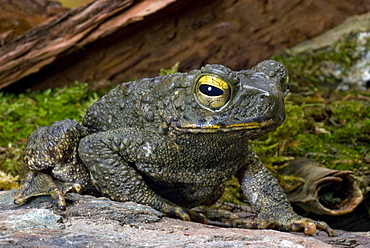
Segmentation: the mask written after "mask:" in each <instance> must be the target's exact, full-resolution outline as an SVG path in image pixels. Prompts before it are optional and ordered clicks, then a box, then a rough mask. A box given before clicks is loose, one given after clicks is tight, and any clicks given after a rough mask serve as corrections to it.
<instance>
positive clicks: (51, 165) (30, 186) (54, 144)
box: [14, 119, 91, 209]
mask: <svg viewBox="0 0 370 248" xmlns="http://www.w3.org/2000/svg"><path fill="white" fill-rule="evenodd" d="M86 135H87V131H86V128H85V127H83V126H81V125H80V124H79V123H78V122H77V121H75V120H69V119H66V120H63V121H57V122H55V123H54V124H52V125H51V126H50V127H40V128H38V129H36V130H35V131H34V132H33V133H32V134H31V135H30V136H29V137H28V140H27V144H26V148H25V155H24V165H23V167H22V172H21V174H22V180H21V186H20V189H19V190H18V192H17V193H16V195H15V197H14V203H15V204H21V203H22V202H24V201H25V200H26V199H28V198H30V197H33V196H39V195H51V196H52V197H53V198H54V199H55V200H56V201H57V202H58V206H59V208H60V209H65V207H66V204H65V200H64V195H65V194H66V193H67V192H68V191H71V190H74V191H76V192H78V193H79V192H81V190H82V189H87V188H88V187H91V182H90V174H89V172H88V170H87V168H86V167H85V166H84V165H83V163H82V161H81V159H80V158H79V157H78V154H77V145H78V142H79V141H80V139H81V138H82V137H84V136H86Z"/></svg>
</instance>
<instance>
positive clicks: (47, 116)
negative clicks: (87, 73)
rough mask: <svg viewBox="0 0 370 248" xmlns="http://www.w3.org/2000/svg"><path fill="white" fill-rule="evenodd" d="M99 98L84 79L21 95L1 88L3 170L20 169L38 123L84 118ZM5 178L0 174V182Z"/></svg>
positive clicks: (0, 163)
mask: <svg viewBox="0 0 370 248" xmlns="http://www.w3.org/2000/svg"><path fill="white" fill-rule="evenodd" d="M97 98H98V95H97V93H95V92H92V91H90V90H89V89H88V88H87V84H83V83H75V84H74V85H72V86H69V87H65V88H61V89H55V90H46V91H43V92H29V93H26V94H19V95H15V94H6V93H3V92H0V111H1V113H2V115H1V116H0V136H1V139H0V172H4V173H6V174H7V175H13V176H15V175H16V174H17V173H18V168H19V165H20V164H21V163H22V151H23V148H24V145H25V143H26V139H27V137H28V135H30V134H31V133H32V132H33V131H34V130H35V129H36V128H37V127H41V126H49V125H50V124H51V123H53V122H54V121H58V120H63V119H66V118H70V119H76V120H77V121H81V120H82V117H83V115H84V113H85V110H86V109H87V107H88V106H89V105H90V104H91V103H92V102H93V101H94V100H96V99H97ZM3 180H5V179H4V178H3V177H1V176H0V183H1V182H2V181H3Z"/></svg>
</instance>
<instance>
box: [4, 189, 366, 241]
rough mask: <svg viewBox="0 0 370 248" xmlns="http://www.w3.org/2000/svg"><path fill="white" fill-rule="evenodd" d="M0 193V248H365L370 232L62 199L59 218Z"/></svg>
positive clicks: (52, 210) (52, 207) (48, 205)
mask: <svg viewBox="0 0 370 248" xmlns="http://www.w3.org/2000/svg"><path fill="white" fill-rule="evenodd" d="M14 193H15V191H14V190H13V191H3V192H0V247H312V248H313V247H320V248H322V247H357V248H359V247H370V245H367V244H370V232H368V233H348V232H343V231H337V233H338V236H337V237H334V238H329V237H327V235H326V234H325V233H323V232H319V234H317V235H315V236H313V237H307V236H304V235H303V234H299V233H284V232H278V231H274V230H247V229H240V228H221V227H215V226H210V225H203V224H199V223H193V222H184V221H181V220H178V219H172V218H168V217H164V216H163V214H162V213H160V212H158V211H156V210H154V209H152V208H150V207H147V206H144V205H139V204H136V203H132V202H126V203H122V202H114V201H111V200H108V199H106V198H96V197H93V196H87V195H85V196H81V195H78V194H69V195H68V203H69V205H68V207H67V210H66V211H64V212H61V211H58V210H56V204H55V202H54V201H53V200H51V198H50V197H46V196H45V197H39V198H36V199H34V200H33V201H31V202H29V203H28V204H25V205H22V206H15V205H14V204H13V195H14Z"/></svg>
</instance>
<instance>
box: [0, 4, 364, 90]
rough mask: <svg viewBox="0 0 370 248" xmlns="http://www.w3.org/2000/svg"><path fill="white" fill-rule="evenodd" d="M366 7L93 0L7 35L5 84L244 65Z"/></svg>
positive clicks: (0, 82)
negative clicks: (11, 36)
mask: <svg viewBox="0 0 370 248" xmlns="http://www.w3.org/2000/svg"><path fill="white" fill-rule="evenodd" d="M9 1H10V0H9ZM13 1H15V0H13ZM18 1H21V2H22V1H23V0H18ZM27 1H32V0H27ZM33 1H42V0H33ZM368 11H370V0H359V1H357V2H356V4H353V3H351V2H348V1H345V0H338V1H333V0H322V1H311V0H289V1H285V0H283V1H257V0H214V1H206V0H198V1H195V0H181V1H176V0H158V1H154V0H141V1H139V0H121V1H120V0H112V1H107V0H95V1H92V2H90V3H88V4H86V5H83V6H81V7H79V8H75V9H71V10H69V11H68V12H65V13H62V14H60V15H55V16H54V17H52V18H51V19H49V21H48V22H45V23H43V25H41V26H38V27H36V28H33V29H31V30H28V31H27V32H25V33H24V34H23V35H22V36H20V37H18V38H17V39H14V40H12V41H9V42H6V43H5V44H4V45H3V46H2V47H1V48H0V59H1V61H2V62H1V64H0V89H1V88H4V87H8V88H7V89H8V90H13V91H16V90H19V89H24V88H29V87H32V88H34V89H46V88H50V87H60V86H63V85H66V84H69V83H72V82H74V81H75V80H78V81H82V82H88V83H90V84H91V86H92V87H95V88H98V87H101V86H108V85H109V84H117V83H120V82H124V81H127V80H130V79H133V78H137V77H143V76H155V75H157V74H158V72H159V70H160V69H161V68H168V67H171V66H173V65H174V64H175V63H176V62H178V61H180V62H181V63H180V71H188V70H190V69H195V68H199V67H200V66H202V65H204V64H206V63H219V64H224V65H225V66H228V67H230V68H232V69H234V70H241V69H246V68H249V67H250V66H253V65H254V64H256V63H258V62H259V61H261V60H263V59H267V58H269V57H270V56H272V55H274V54H277V53H280V52H282V51H283V50H284V49H286V48H289V47H292V46H294V45H296V44H298V43H300V42H301V41H303V40H306V39H310V38H312V37H314V36H316V35H318V34H320V33H322V32H324V31H325V30H328V29H330V28H332V27H334V26H336V25H338V24H339V23H341V22H342V21H344V20H345V19H346V18H347V17H349V16H351V15H354V14H362V13H365V12H368ZM13 84H14V85H13ZM10 85H13V86H12V88H10V87H9V86H10Z"/></svg>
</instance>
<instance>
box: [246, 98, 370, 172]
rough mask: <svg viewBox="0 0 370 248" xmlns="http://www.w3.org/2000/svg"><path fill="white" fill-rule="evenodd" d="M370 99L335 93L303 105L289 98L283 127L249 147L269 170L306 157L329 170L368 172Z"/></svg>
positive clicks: (304, 102)
mask: <svg viewBox="0 0 370 248" xmlns="http://www.w3.org/2000/svg"><path fill="white" fill-rule="evenodd" d="M369 97H370V96H369V95H366V93H358V94H357V95H352V93H347V94H346V95H345V93H340V94H339V93H338V94H336V95H331V96H330V97H329V99H326V100H324V99H322V98H321V97H314V96H312V97H311V98H310V99H311V100H312V101H310V102H307V101H303V102H302V100H298V99H300V97H299V96H298V95H297V96H291V97H289V99H288V101H287V103H286V112H287V114H286V115H287V117H286V120H285V122H284V123H283V124H282V126H280V127H279V128H278V129H277V130H276V131H275V132H271V133H269V134H267V135H266V136H264V137H262V138H260V139H258V140H255V141H252V142H251V143H252V146H253V147H254V149H255V150H256V152H257V153H258V154H259V155H260V157H261V159H262V160H263V161H264V162H265V163H266V164H267V165H270V166H272V165H273V164H274V163H275V164H276V163H279V162H281V161H284V160H286V159H289V158H291V157H308V158H311V159H314V160H316V161H318V162H319V163H321V164H322V165H324V166H326V167H329V168H335V169H347V170H368V169H369V165H368V164H367V163H366V154H369V152H370V147H369V144H370V110H369V109H370V103H369V101H368V100H369V99H370V98H369ZM344 98H345V99H346V100H343V99H344ZM320 99H321V100H320ZM319 101H323V102H321V103H320V102H319ZM311 102H314V103H311Z"/></svg>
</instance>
